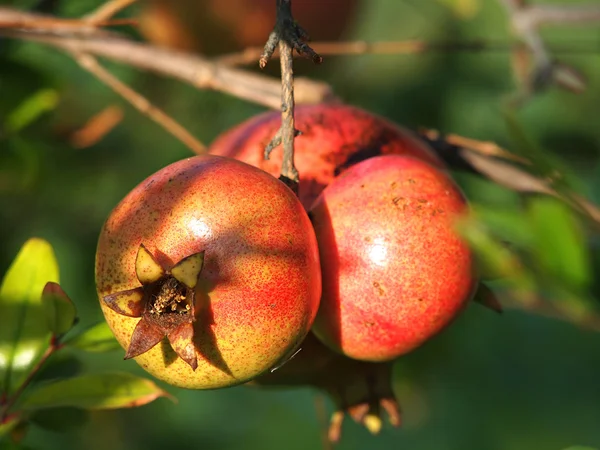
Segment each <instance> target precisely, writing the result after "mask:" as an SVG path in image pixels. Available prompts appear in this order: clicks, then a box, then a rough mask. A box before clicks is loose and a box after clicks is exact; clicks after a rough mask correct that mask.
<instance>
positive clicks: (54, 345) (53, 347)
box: [0, 335, 62, 423]
mask: <svg viewBox="0 0 600 450" xmlns="http://www.w3.org/2000/svg"><path fill="white" fill-rule="evenodd" d="M61 347H62V345H61V344H60V343H59V341H58V339H57V337H56V336H54V335H53V336H52V337H51V338H50V344H49V345H48V348H46V351H45V352H44V353H43V354H42V356H41V358H40V359H39V361H38V362H37V363H36V364H35V366H33V368H32V369H31V371H30V372H29V374H28V375H27V378H25V380H24V381H23V382H22V383H21V385H20V386H19V388H18V389H17V390H16V391H15V393H14V394H13V395H11V396H9V397H8V398H7V400H6V403H5V404H4V405H3V406H2V410H1V411H0V423H3V421H4V420H5V419H6V418H7V417H8V413H9V411H10V408H12V407H13V406H14V404H15V403H16V401H17V400H18V399H19V397H20V396H21V394H22V393H23V392H24V391H25V389H26V388H27V386H29V384H30V383H31V381H32V380H33V379H34V377H35V376H36V375H37V374H38V372H39V371H40V369H41V368H42V366H43V365H44V364H45V363H46V361H47V360H48V358H50V357H51V356H52V355H53V354H54V353H55V352H56V351H57V350H60V349H61Z"/></svg>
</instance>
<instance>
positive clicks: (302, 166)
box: [209, 104, 442, 209]
mask: <svg viewBox="0 0 600 450" xmlns="http://www.w3.org/2000/svg"><path fill="white" fill-rule="evenodd" d="M280 125H281V114H280V113H279V112H267V113H264V114H260V115H258V116H256V117H254V118H251V119H249V120H247V121H245V122H243V123H241V124H240V125H238V126H236V127H234V128H232V129H231V130H229V131H227V132H225V133H224V134H222V135H221V136H219V137H217V139H215V141H214V142H213V143H212V145H211V146H210V149H209V151H210V153H212V154H215V155H222V156H228V157H231V158H236V159H239V160H240V161H244V162H246V163H248V164H251V165H253V166H256V167H260V168H261V169H263V170H264V171H266V172H268V173H270V174H271V175H273V176H275V177H278V176H279V173H280V168H281V161H282V152H281V149H275V150H274V151H273V152H272V153H271V157H270V159H269V160H268V161H265V160H264V156H263V155H264V149H265V147H266V146H267V145H268V144H269V142H270V141H271V139H272V138H273V136H275V133H276V132H277V130H278V129H279V127H280ZM295 126H296V128H297V129H298V130H299V131H301V132H302V135H300V136H298V137H297V138H296V140H295V165H296V168H297V169H298V172H299V174H300V186H299V197H300V201H301V202H302V204H303V205H304V206H305V207H306V208H307V209H308V208H310V206H311V205H312V203H313V202H314V200H315V199H316V198H317V197H318V195H319V194H320V193H321V191H322V190H323V189H324V188H325V186H327V185H328V184H329V183H331V182H332V181H333V179H334V178H335V177H336V176H338V175H339V174H341V173H343V172H344V171H345V170H346V169H348V168H349V167H351V166H352V165H354V164H356V163H358V162H360V161H363V160H365V159H367V158H371V157H373V156H378V155H386V154H400V155H410V156H414V157H416V158H419V159H423V160H424V161H428V162H430V163H432V164H434V165H436V166H439V167H441V166H442V163H441V161H440V160H439V158H438V157H437V156H436V155H435V154H434V153H433V152H432V151H431V149H430V148H429V147H428V146H427V145H426V144H425V143H423V142H422V141H421V140H419V139H418V138H416V137H415V136H414V135H413V134H412V133H411V132H410V131H408V130H406V129H403V128H401V127H399V126H396V125H395V124H392V123H391V122H389V121H387V120H386V119H383V118H382V117H379V116H376V115H373V114H371V113H369V112H367V111H365V110H363V109H360V108H357V107H354V106H349V105H344V104H319V105H301V106H298V107H297V108H296V110H295Z"/></svg>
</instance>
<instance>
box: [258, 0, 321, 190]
mask: <svg viewBox="0 0 600 450" xmlns="http://www.w3.org/2000/svg"><path fill="white" fill-rule="evenodd" d="M276 6H277V18H276V22H275V27H274V28H273V31H272V32H271V34H270V35H269V39H268V40H267V43H266V44H265V47H264V49H263V52H262V53H261V55H260V58H259V63H258V64H259V66H260V68H261V69H264V68H265V66H266V65H267V62H268V61H269V59H270V58H271V56H273V53H274V52H275V48H276V47H277V46H279V54H280V55H281V56H280V64H281V127H280V128H279V130H278V131H277V133H276V134H275V136H273V139H272V140H271V142H270V143H269V144H268V145H267V147H266V148H265V153H264V155H265V159H269V155H270V154H271V151H272V150H273V149H274V148H275V147H277V146H278V145H281V146H282V147H283V161H282V164H281V175H280V176H279V179H280V180H281V181H283V182H284V183H285V184H287V185H288V186H289V187H290V188H292V190H293V191H294V192H296V194H297V193H298V183H299V182H300V179H299V176H298V170H297V169H296V166H295V164H294V139H295V137H296V136H297V130H296V128H295V126H294V108H295V104H296V102H295V100H294V51H296V52H297V53H298V54H299V55H302V56H304V57H306V58H310V59H312V60H313V62H315V63H316V64H320V63H321V62H322V61H323V59H322V58H321V56H320V55H319V54H318V53H316V52H315V51H314V50H313V49H312V48H311V47H310V46H308V44H306V41H307V40H308V35H307V34H306V31H304V30H303V29H302V28H301V27H300V25H298V23H297V22H296V21H295V20H294V17H293V15H292V0H277V1H276Z"/></svg>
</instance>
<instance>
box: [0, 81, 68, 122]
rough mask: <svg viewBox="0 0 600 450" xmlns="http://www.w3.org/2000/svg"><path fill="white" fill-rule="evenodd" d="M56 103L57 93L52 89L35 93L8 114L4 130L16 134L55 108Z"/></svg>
mask: <svg viewBox="0 0 600 450" xmlns="http://www.w3.org/2000/svg"><path fill="white" fill-rule="evenodd" d="M58 101H59V95H58V92H57V91H55V90H53V89H41V90H39V91H37V92H36V93H34V94H33V95H32V96H31V97H28V98H27V99H25V101H24V102H23V103H21V104H20V105H19V106H18V107H17V108H16V109H15V110H14V111H12V112H11V113H10V115H9V116H8V118H7V120H6V124H5V128H6V130H7V131H8V132H10V133H18V132H19V131H21V130H22V129H24V128H26V127H27V126H29V125H30V124H32V123H33V122H35V121H36V120H37V119H38V118H39V117H40V116H41V115H42V114H44V113H46V112H48V111H52V110H53V109H54V108H56V106H57V105H58Z"/></svg>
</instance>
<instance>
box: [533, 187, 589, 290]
mask: <svg viewBox="0 0 600 450" xmlns="http://www.w3.org/2000/svg"><path fill="white" fill-rule="evenodd" d="M529 218H530V221H531V224H532V226H533V229H534V237H535V240H536V245H535V248H534V250H533V252H534V256H535V258H536V261H537V264H538V265H539V267H541V268H542V269H543V270H545V271H546V272H547V275H549V276H550V277H553V278H554V277H557V278H558V279H559V280H562V281H563V282H564V283H566V284H567V285H568V286H570V287H572V288H576V289H582V288H585V287H587V286H588V285H589V283H590V282H591V279H592V273H591V264H590V254H589V250H588V246H587V243H586V239H585V237H584V235H583V232H582V230H581V227H580V225H579V223H578V222H577V220H576V219H575V216H574V214H573V213H572V211H571V210H570V208H569V207H568V206H567V205H565V204H564V203H562V202H560V201H558V200H556V199H553V198H549V197H536V198H533V199H532V200H531V201H530V203H529Z"/></svg>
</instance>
